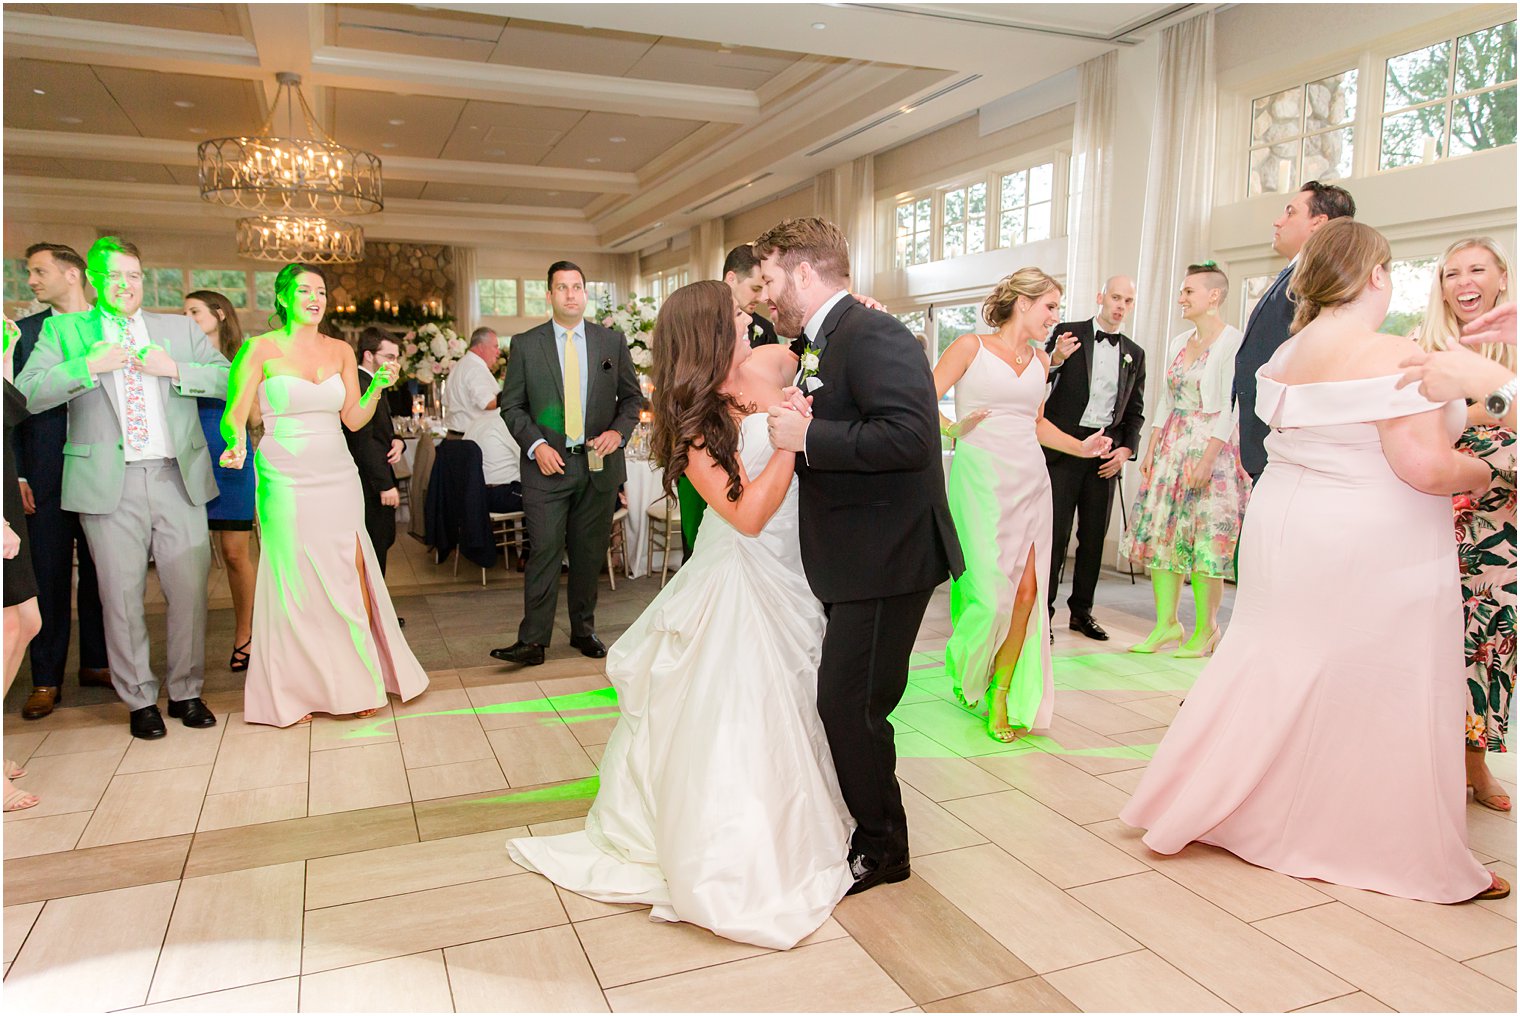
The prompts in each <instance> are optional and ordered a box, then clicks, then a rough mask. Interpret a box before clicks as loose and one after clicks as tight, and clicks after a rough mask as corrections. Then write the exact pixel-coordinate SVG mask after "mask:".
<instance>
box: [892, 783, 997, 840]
mask: <svg viewBox="0 0 1520 1016" xmlns="http://www.w3.org/2000/svg"><path fill="white" fill-rule="evenodd" d="M901 789H902V802H903V811H904V812H906V813H907V815H908V849H909V850H910V851H911V852H912V855H913V856H914V857H923V856H925V855H926V854H937V853H939V852H940V851H943V850H957V849H959V848H961V847H969V846H972V845H973V844H977V843H986V842H987V837H985V836H983V835H982V834H981V833H979V832H977V831H976V830H975V829H973V828H971V827H970V826H968V825H967V824H966V823H964V822H962V821H961V820H960V819H958V818H956V817H955V816H954V815H952V814H950V812H948V811H946V810H945V809H944V807H942V806H941V805H938V804H935V803H934V802H933V801H931V800H929V799H928V798H927V797H925V796H924V795H923V794H920V793H919V792H918V791H916V790H914V789H913V788H912V787H902V788H901Z"/></svg>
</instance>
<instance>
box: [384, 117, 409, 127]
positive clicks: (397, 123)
mask: <svg viewBox="0 0 1520 1016" xmlns="http://www.w3.org/2000/svg"><path fill="white" fill-rule="evenodd" d="M386 122H387V123H389V124H390V125H391V126H392V127H400V126H401V125H402V124H404V123H406V121H405V120H402V119H401V118H400V117H394V118H392V119H390V120H387V121H386Z"/></svg>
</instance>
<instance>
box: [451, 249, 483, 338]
mask: <svg viewBox="0 0 1520 1016" xmlns="http://www.w3.org/2000/svg"><path fill="white" fill-rule="evenodd" d="M479 280H480V269H479V267H478V266H477V262H476V254H475V248H474V247H455V248H454V330H455V331H456V332H458V333H459V334H460V335H469V334H470V333H471V332H473V331H474V330H475V325H476V324H477V323H479V321H480V293H479V289H478V285H477V284H478V282H479Z"/></svg>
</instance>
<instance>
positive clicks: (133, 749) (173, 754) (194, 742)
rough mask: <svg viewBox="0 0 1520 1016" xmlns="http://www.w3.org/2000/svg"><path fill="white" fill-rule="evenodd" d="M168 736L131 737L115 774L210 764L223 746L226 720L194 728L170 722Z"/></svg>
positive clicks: (214, 760)
mask: <svg viewBox="0 0 1520 1016" xmlns="http://www.w3.org/2000/svg"><path fill="white" fill-rule="evenodd" d="M172 726H173V729H172V730H170V731H169V736H168V737H161V738H159V739H158V740H156V741H144V740H143V739H142V738H138V737H130V735H129V738H128V739H129V740H130V741H131V742H132V744H131V746H130V747H129V748H127V754H126V755H125V756H124V757H123V758H122V760H121V765H119V766H117V767H116V775H117V776H121V775H122V774H124V773H146V772H152V771H154V770H159V769H181V768H184V767H186V766H210V765H212V764H214V763H215V762H216V755H217V752H218V750H219V749H220V748H221V746H222V735H223V734H224V733H225V732H226V730H227V724H226V722H225V721H223V722H219V723H217V725H216V726H214V727H208V728H205V729H193V728H190V727H185V726H182V725H181V724H179V723H173V724H172Z"/></svg>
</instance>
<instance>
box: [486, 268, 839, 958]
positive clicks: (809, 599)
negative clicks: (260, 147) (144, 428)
mask: <svg viewBox="0 0 1520 1016" xmlns="http://www.w3.org/2000/svg"><path fill="white" fill-rule="evenodd" d="M748 326H749V315H747V314H745V313H744V312H743V311H742V310H740V309H739V307H738V306H737V305H736V304H735V303H734V299H733V296H732V295H731V293H730V291H729V289H728V287H727V286H726V285H724V284H723V283H721V282H698V283H694V284H692V285H690V286H686V287H684V288H682V289H680V290H678V291H676V292H675V293H673V294H671V296H670V297H669V298H667V299H666V301H665V303H664V305H663V306H662V307H661V309H660V315H659V319H658V322H657V323H656V325H655V332H654V355H655V378H654V380H655V409H656V415H655V420H656V423H655V434H654V448H655V454H656V458H657V459H659V460H661V461H663V462H664V463H665V466H666V482H667V489H670V488H673V487H674V485H675V480H676V477H677V476H678V475H680V474H681V473H682V472H684V473H685V475H686V476H687V477H688V478H689V479H690V480H691V482H692V484H693V485H694V486H695V487H696V488H697V491H698V492H699V493H701V494H702V496H703V499H704V500H706V501H707V503H708V505H709V507H708V509H707V513H706V515H705V517H704V518H703V520H702V528H701V536H700V539H699V540H698V542H697V545H696V550H695V552H694V553H693V555H692V557H691V559H690V560H689V561H688V562H687V563H686V564H685V565H684V566H683V567H682V568H681V570H680V571H679V572H677V573H676V576H675V578H674V579H673V580H672V581H671V583H670V585H668V586H667V587H666V588H665V589H664V590H663V591H662V592H661V593H660V594H659V596H657V597H656V598H655V600H654V602H653V603H651V604H650V605H649V607H648V609H647V610H645V611H644V613H643V615H642V616H641V617H640V618H639V619H638V620H637V621H636V622H634V624H633V626H632V627H630V628H629V629H628V631H627V632H625V633H624V634H623V636H622V637H621V638H620V639H618V641H617V642H616V644H614V645H613V646H612V649H611V651H610V652H609V653H608V656H607V676H608V677H609V678H610V679H611V680H612V683H613V685H614V686H615V687H616V689H617V694H618V707H619V709H620V711H621V714H622V715H621V717H620V718H619V720H618V724H617V726H616V728H615V729H614V730H613V732H612V736H611V737H610V738H609V740H608V742H607V748H606V751H605V753H604V754H603V756H602V762H601V766H600V769H601V789H600V791H599V793H598V794H597V798H596V801H595V803H594V804H592V806H591V811H590V813H589V814H588V815H587V816H586V827H585V830H584V831H582V832H574V833H566V834H564V835H560V836H548V837H532V838H525V839H515V840H511V841H509V842H508V845H507V849H508V851H509V852H510V854H511V856H512V858H513V860H515V861H517V862H518V863H519V864H521V865H523V866H524V867H526V868H529V869H531V870H533V871H538V872H541V873H542V874H544V875H546V876H547V877H548V878H550V879H551V880H552V881H554V882H555V883H556V884H558V885H561V886H563V887H564V888H566V889H569V890H571V891H573V892H576V893H579V894H580V895H582V896H587V897H590V898H591V899H595V900H601V901H604V902H608V903H648V904H651V905H652V906H653V914H652V916H653V917H654V918H656V919H660V920H666V921H687V922H690V923H692V924H699V925H701V926H703V927H705V928H708V929H711V930H712V931H714V932H716V933H717V934H719V935H722V936H724V937H725V938H731V939H735V940H737V941H740V942H748V943H751V944H754V945H760V946H767V947H770V948H775V949H788V948H791V947H792V946H793V945H796V944H797V942H799V941H800V940H801V939H803V938H805V937H806V936H807V935H809V934H810V933H812V932H813V931H815V930H817V928H818V927H819V925H821V924H822V923H823V922H824V921H825V920H827V919H828V916H829V914H830V912H831V911H832V910H833V909H834V905H835V904H837V903H838V902H839V900H840V899H841V898H843V897H844V894H845V891H846V890H847V889H849V888H850V886H851V885H852V884H853V878H852V876H851V873H850V869H849V866H848V865H847V864H846V855H847V853H848V848H849V842H850V833H851V831H852V830H853V826H854V823H853V821H852V820H851V819H850V815H849V812H848V810H847V809H846V808H845V805H844V800H843V798H842V797H841V796H840V793H839V785H838V782H837V780H836V778H835V775H834V765H833V762H832V759H831V756H830V754H829V747H828V742H827V740H826V739H825V737H824V732H823V725H822V723H821V722H820V720H819V718H818V711H817V707H816V694H817V686H816V682H817V670H818V658H819V653H820V650H821V646H822V641H823V627H824V615H823V608H822V606H821V605H820V604H819V603H818V601H817V600H816V599H814V597H813V594H812V592H811V591H810V590H809V588H808V584H807V579H806V578H805V577H804V575H803V571H802V559H801V555H800V552H799V550H798V534H797V481H796V478H795V473H794V455H793V454H792V453H791V452H779V451H775V450H774V449H772V447H771V445H770V443H769V440H768V439H767V436H766V416H765V411H766V409H767V408H769V406H771V405H773V404H775V403H777V402H779V401H780V400H781V388H780V385H779V384H778V383H777V380H778V378H777V374H778V372H777V371H776V370H773V369H771V368H773V367H775V366H776V364H774V363H771V362H770V360H769V358H770V357H772V356H777V357H789V356H790V355H791V354H789V353H787V352H786V350H785V348H784V347H781V346H774V347H762V348H761V349H759V350H755V351H754V352H753V354H752V352H751V350H750V347H749V341H748ZM772 350H774V353H773V352H772ZM752 356H753V359H752ZM762 360H764V361H766V362H764V363H761V362H760V361H762ZM747 361H748V362H747ZM683 435H684V437H683ZM692 435H700V436H701V447H693V446H692V444H691V436H692Z"/></svg>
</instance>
